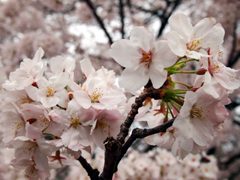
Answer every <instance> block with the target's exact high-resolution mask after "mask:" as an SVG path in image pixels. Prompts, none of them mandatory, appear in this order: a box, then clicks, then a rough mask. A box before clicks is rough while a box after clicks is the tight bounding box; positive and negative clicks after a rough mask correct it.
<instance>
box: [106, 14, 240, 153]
mask: <svg viewBox="0 0 240 180" xmlns="http://www.w3.org/2000/svg"><path fill="white" fill-rule="evenodd" d="M169 25H170V31H169V32H168V33H167V34H166V36H165V38H166V40H158V41H154V37H153V35H152V34H151V33H150V32H148V31H147V30H146V29H144V28H143V27H136V28H134V29H133V30H132V32H131V34H130V39H129V40H127V39H124V40H120V41H117V42H115V43H114V44H113V45H112V47H111V50H110V55H111V57H113V58H114V60H115V61H117V62H118V63H119V64H120V65H122V66H123V67H125V69H124V71H123V73H122V75H121V77H120V80H119V83H120V85H121V86H122V87H124V88H125V89H126V90H127V91H129V92H132V93H134V92H136V91H137V90H139V89H141V88H142V87H143V86H144V85H146V84H147V83H148V82H149V81H151V83H152V85H153V87H154V88H156V89H159V93H160V94H161V96H162V97H161V99H160V100H150V101H145V102H146V103H145V104H146V105H145V106H144V107H142V108H141V109H142V110H141V112H142V113H140V114H138V117H137V118H140V119H139V120H140V121H146V122H147V124H148V126H149V127H154V126H157V125H160V124H162V123H164V122H167V121H168V120H169V119H171V118H174V119H175V120H174V123H173V126H172V127H171V128H169V129H168V130H167V132H166V133H161V134H156V135H154V136H152V137H150V138H147V141H148V142H149V143H151V144H154V145H159V146H161V147H166V148H169V149H172V152H173V153H174V154H177V155H179V156H185V155H186V154H188V153H190V152H195V153H197V152H199V151H201V150H203V149H206V148H207V147H208V146H209V145H210V144H211V143H212V142H213V141H214V138H215V137H216V135H217V134H218V132H219V130H221V129H222V126H223V123H224V121H225V120H226V119H227V117H228V112H227V110H226V109H225V105H226V104H228V103H229V102H230V100H229V98H228V94H230V93H231V92H233V91H234V90H235V89H238V88H239V87H240V71H239V70H233V69H231V68H228V67H226V66H225V65H224V64H222V63H221V58H222V54H223V50H222V43H223V39H224V29H223V27H222V26H221V24H219V23H216V20H215V19H214V18H205V19H202V20H201V21H199V22H198V23H197V24H196V25H194V26H193V25H192V24H191V21H190V18H189V17H187V16H186V15H184V14H181V13H177V14H174V15H172V16H171V17H170V19H169ZM193 62H194V63H195V64H196V66H197V69H195V70H187V69H186V68H185V67H186V64H188V63H193ZM179 74H192V75H193V77H194V79H195V80H194V82H193V83H192V84H185V83H184V82H179V81H177V80H176V79H177V77H178V76H179Z"/></svg>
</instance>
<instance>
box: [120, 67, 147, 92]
mask: <svg viewBox="0 0 240 180" xmlns="http://www.w3.org/2000/svg"><path fill="white" fill-rule="evenodd" d="M145 71H146V69H145V67H143V66H140V67H139V68H138V69H136V70H135V71H133V70H129V69H125V70H124V71H123V72H122V75H121V77H120V79H119V84H120V86H121V87H123V88H125V90H127V91H130V92H135V91H136V90H138V89H140V88H141V87H143V86H144V85H146V84H147V82H148V80H149V76H148V74H146V73H145Z"/></svg>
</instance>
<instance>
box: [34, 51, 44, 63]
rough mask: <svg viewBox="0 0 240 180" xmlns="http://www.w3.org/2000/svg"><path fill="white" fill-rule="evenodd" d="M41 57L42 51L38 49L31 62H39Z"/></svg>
mask: <svg viewBox="0 0 240 180" xmlns="http://www.w3.org/2000/svg"><path fill="white" fill-rule="evenodd" d="M43 55H44V51H43V49H42V48H38V50H37V52H36V53H35V55H34V58H33V60H34V61H39V60H41V58H42V57H43Z"/></svg>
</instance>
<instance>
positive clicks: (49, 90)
mask: <svg viewBox="0 0 240 180" xmlns="http://www.w3.org/2000/svg"><path fill="white" fill-rule="evenodd" d="M55 92H56V91H55V89H54V88H52V87H47V93H46V94H47V97H52V96H54V94H55Z"/></svg>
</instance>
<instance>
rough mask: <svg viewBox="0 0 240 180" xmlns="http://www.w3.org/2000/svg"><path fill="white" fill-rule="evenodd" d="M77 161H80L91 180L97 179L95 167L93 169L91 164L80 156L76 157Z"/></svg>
mask: <svg viewBox="0 0 240 180" xmlns="http://www.w3.org/2000/svg"><path fill="white" fill-rule="evenodd" d="M78 161H79V162H80V163H81V165H82V166H83V168H84V169H85V170H86V171H87V173H88V176H89V177H90V178H91V180H99V177H98V175H99V171H98V170H97V169H93V168H92V166H91V165H90V164H89V163H88V162H87V160H86V159H85V158H84V157H82V156H80V157H79V158H78Z"/></svg>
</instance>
